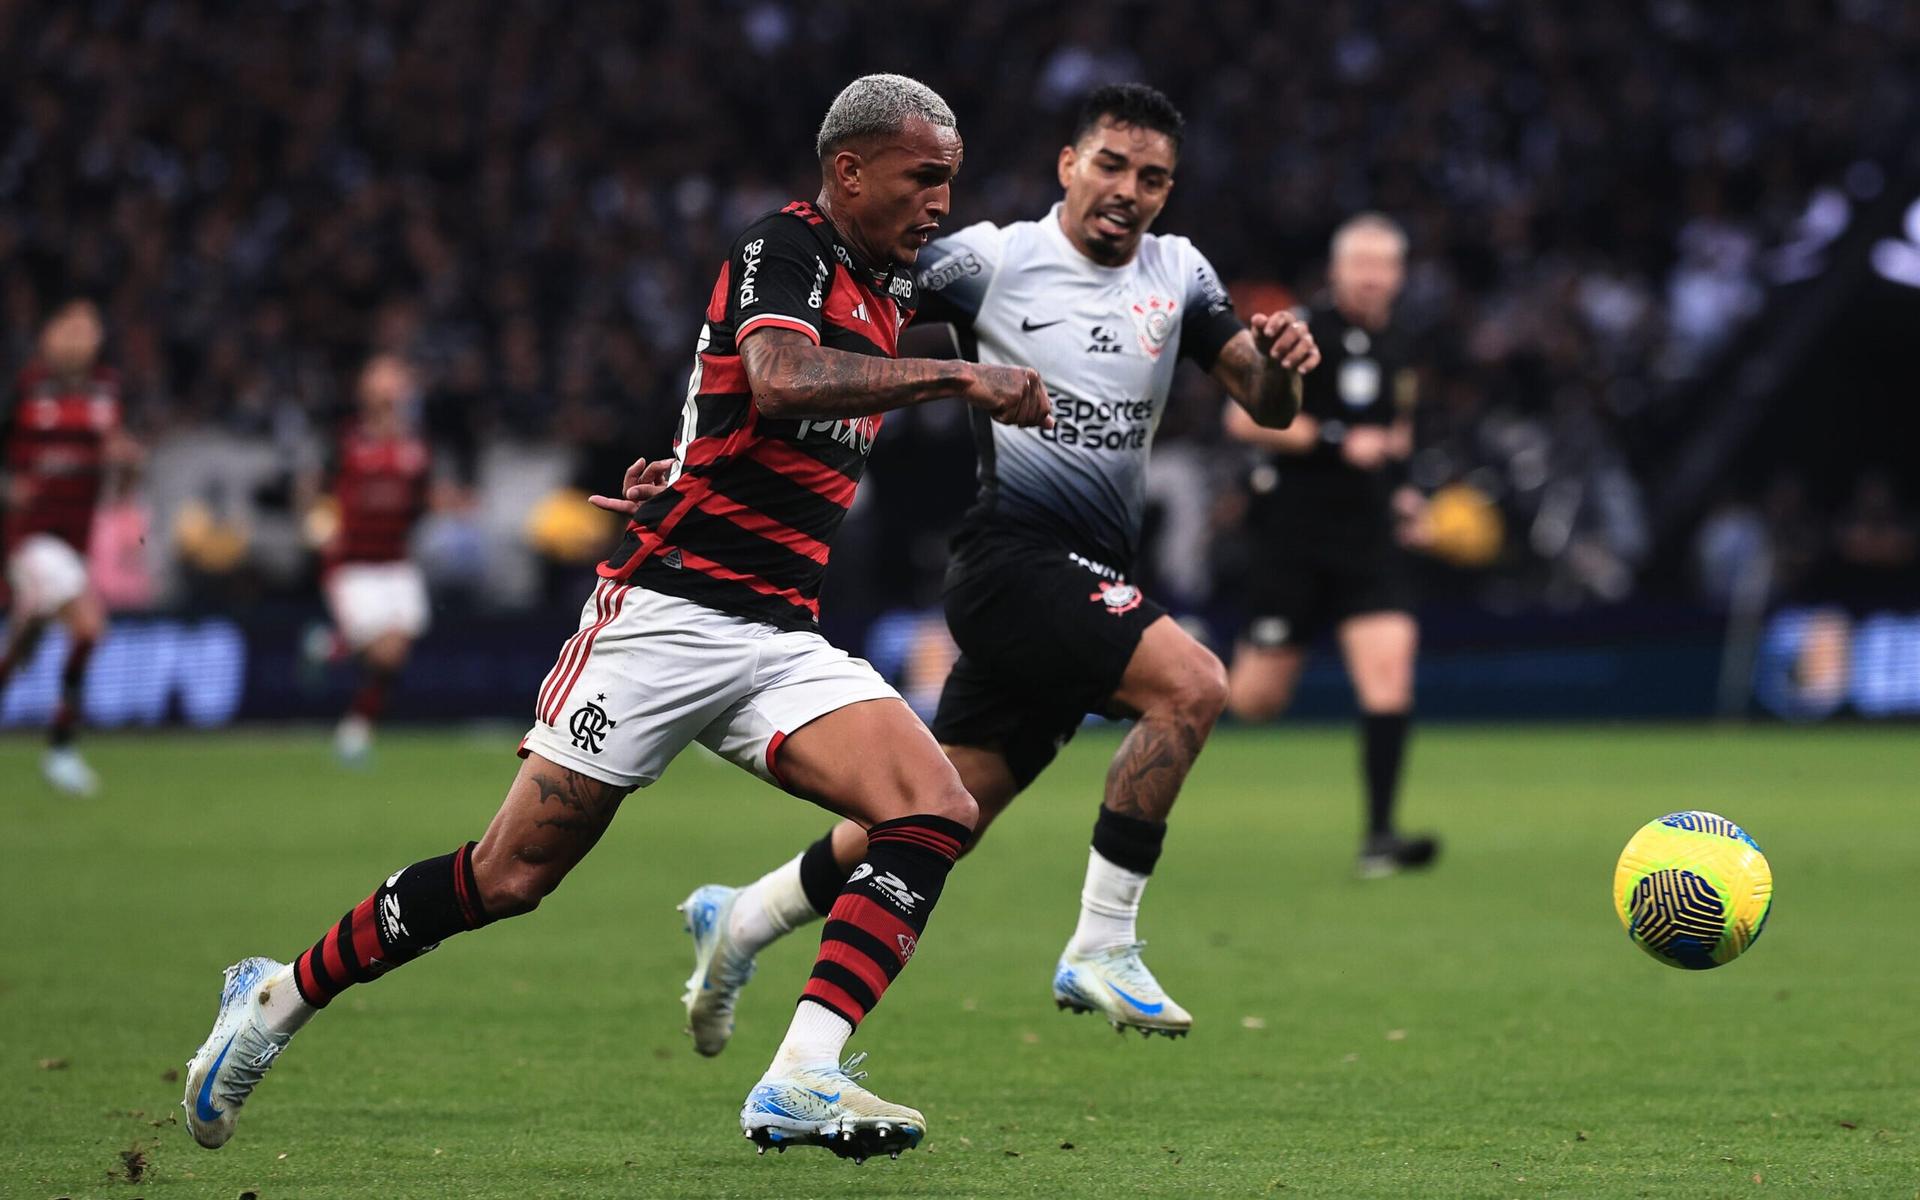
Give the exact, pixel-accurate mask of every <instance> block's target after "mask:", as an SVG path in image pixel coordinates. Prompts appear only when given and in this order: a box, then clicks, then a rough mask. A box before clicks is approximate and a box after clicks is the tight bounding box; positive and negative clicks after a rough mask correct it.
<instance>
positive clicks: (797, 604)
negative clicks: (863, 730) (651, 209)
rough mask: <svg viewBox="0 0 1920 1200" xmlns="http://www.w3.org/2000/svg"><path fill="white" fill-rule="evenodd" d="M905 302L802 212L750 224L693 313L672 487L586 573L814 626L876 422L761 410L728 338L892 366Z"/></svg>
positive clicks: (881, 275)
mask: <svg viewBox="0 0 1920 1200" xmlns="http://www.w3.org/2000/svg"><path fill="white" fill-rule="evenodd" d="M913 306H914V284H913V277H912V275H911V274H910V273H909V272H907V271H905V270H903V269H899V270H897V269H894V268H892V267H883V268H874V267H871V266H869V265H868V264H866V263H863V262H861V261H860V259H859V258H858V257H857V256H856V255H855V253H854V251H853V250H852V248H851V247H849V246H847V245H846V244H845V243H844V242H843V241H841V239H840V238H839V236H838V235H837V234H836V233H835V232H834V228H833V225H832V223H831V222H829V221H828V220H826V218H825V217H823V216H822V215H821V214H820V213H819V212H818V211H816V210H815V209H814V207H813V206H812V205H811V204H808V203H806V202H804V201H795V202H794V203H792V204H789V205H787V206H786V207H785V208H783V209H781V210H780V211H779V212H777V213H770V214H768V215H767V216H765V217H763V218H761V219H760V220H759V221H757V222H755V223H754V224H753V225H751V226H749V227H748V228H747V231H746V232H745V233H743V234H741V235H740V238H739V240H738V241H736V242H735V243H734V245H733V251H732V253H731V254H730V255H729V256H728V258H727V261H726V263H725V265H723V266H722V267H721V268H720V277H719V279H718V281H716V282H715V284H714V286H713V296H712V299H711V300H710V301H709V302H708V304H707V312H706V324H705V326H704V327H703V328H702V329H701V331H700V344H699V347H698V351H697V354H696V356H695V360H694V367H693V377H692V379H691V380H690V381H689V383H688V385H687V403H686V408H685V410H684V412H683V413H682V416H681V421H680V430H679V433H678V435H677V436H676V437H675V439H674V457H675V459H676V460H677V461H676V463H675V466H674V468H673V472H672V474H671V476H670V480H671V482H670V483H669V484H668V486H667V488H666V490H665V491H663V492H661V493H660V494H659V495H658V496H655V497H654V498H653V499H651V500H649V501H647V503H645V504H644V505H642V506H641V507H640V510H639V511H638V512H637V513H635V514H634V517H633V520H632V521H630V522H629V523H628V525H627V531H626V536H625V538H623V539H622V541H621V544H620V547H619V549H618V550H617V551H615V553H614V555H613V557H612V558H609V559H608V560H607V561H606V562H605V563H602V564H601V566H600V574H601V575H603V576H606V577H608V578H611V579H630V580H631V581H633V582H634V583H637V584H639V585H641V586H643V587H646V588H650V589H652V590H654V591H657V592H665V593H667V594H668V595H673V596H679V597H681V598H683V599H687V600H691V601H693V602H695V603H697V604H703V605H706V606H707V607H709V608H714V609H718V610H720V611H722V612H728V613H733V614H735V615H736V616H743V617H747V618H750V619H752V620H756V621H764V622H766V623H767V624H769V625H774V626H778V627H779V628H782V629H813V628H815V627H816V625H817V623H818V622H819V619H820V583H821V580H822V578H823V577H824V576H825V574H826V570H827V556H828V554H829V553H830V551H831V548H832V546H833V538H834V534H835V533H836V532H837V531H838V530H839V528H840V522H841V520H842V519H843V518H845V517H846V515H847V509H848V507H849V506H850V505H851V504H852V503H853V494H854V489H855V488H856V487H857V486H858V485H859V482H860V476H861V473H862V472H863V471H864V470H865V468H866V462H867V455H868V454H869V453H870V452H871V451H872V450H873V442H874V438H875V437H876V436H877V435H878V434H879V432H880V420H881V418H880V417H879V416H871V417H860V418H856V419H851V420H807V419H785V418H782V419H774V418H770V417H766V416H763V415H761V414H760V413H759V411H758V410H757V409H756V408H755V407H754V403H753V396H752V394H751V391H750V389H749V387H748V384H747V373H746V368H745V366H744V365H743V364H742V363H741V360H740V351H739V345H740V340H741V339H742V338H743V337H745V336H747V335H748V334H750V333H751V332H753V331H754V330H757V329H765V328H774V329H791V330H793V331H795V332H797V333H802V334H805V335H806V336H807V337H809V338H811V339H813V341H815V342H816V343H818V344H820V345H822V346H827V347H830V348H832V349H834V350H845V351H849V352H851V353H854V354H871V355H876V356H884V357H887V358H892V357H894V356H895V354H896V352H897V347H898V340H899V336H900V330H901V328H902V327H903V326H905V325H906V323H907V321H908V319H909V318H911V317H912V315H913Z"/></svg>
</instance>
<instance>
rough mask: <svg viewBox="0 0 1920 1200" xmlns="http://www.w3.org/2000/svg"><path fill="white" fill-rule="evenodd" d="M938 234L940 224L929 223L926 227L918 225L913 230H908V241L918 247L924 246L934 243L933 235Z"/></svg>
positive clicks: (935, 222)
mask: <svg viewBox="0 0 1920 1200" xmlns="http://www.w3.org/2000/svg"><path fill="white" fill-rule="evenodd" d="M938 232H940V224H939V222H937V221H929V222H928V223H927V224H925V225H916V226H914V227H913V228H912V229H909V230H907V240H908V241H910V242H912V243H913V244H914V245H916V246H924V245H926V244H927V243H928V242H930V241H932V240H933V235H934V234H936V233H938Z"/></svg>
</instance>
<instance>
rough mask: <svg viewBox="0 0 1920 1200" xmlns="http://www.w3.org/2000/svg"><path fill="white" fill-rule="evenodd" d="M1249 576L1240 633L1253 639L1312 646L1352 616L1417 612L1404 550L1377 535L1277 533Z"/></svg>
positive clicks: (1276, 644) (1257, 642)
mask: <svg viewBox="0 0 1920 1200" xmlns="http://www.w3.org/2000/svg"><path fill="white" fill-rule="evenodd" d="M1263 550H1264V553H1263V554H1262V555H1261V557H1260V559H1259V560H1258V562H1257V563H1256V565H1255V566H1254V568H1253V571H1252V573H1251V578H1250V579H1249V580H1248V587H1247V604H1246V608H1247V622H1246V625H1245V626H1244V627H1243V628H1242V630H1241V634H1240V640H1241V641H1243V642H1246V643H1248V644H1249V645H1253V646H1262V647H1279V646H1302V647H1304V646H1308V645H1310V644H1312V642H1313V640H1314V639H1315V638H1317V637H1319V636H1320V635H1321V634H1323V633H1325V632H1326V631H1328V630H1329V629H1332V628H1334V627H1336V626H1338V625H1339V624H1340V623H1341V622H1342V621H1345V620H1346V619H1347V618H1349V617H1357V616H1361V615H1363V614H1365V613H1377V612H1412V611H1413V588H1412V585H1411V583H1410V582H1409V581H1408V579H1407V565H1406V554H1405V551H1403V550H1401V549H1400V547H1398V546H1397V545H1394V544H1393V543H1392V542H1391V541H1388V540H1382V539H1380V538H1377V537H1355V538H1351V539H1339V538H1330V537H1326V536H1324V535H1322V536H1320V537H1316V538H1301V537H1285V536H1276V537H1272V538H1267V539H1265V540H1264V546H1263Z"/></svg>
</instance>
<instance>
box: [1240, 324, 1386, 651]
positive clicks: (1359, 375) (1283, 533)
mask: <svg viewBox="0 0 1920 1200" xmlns="http://www.w3.org/2000/svg"><path fill="white" fill-rule="evenodd" d="M1307 324H1308V328H1309V329H1310V330H1311V331H1312V333H1313V339H1314V341H1315V342H1316V343H1318V344H1319V346H1320V354H1321V362H1320V366H1319V368H1318V369H1317V370H1315V371H1313V372H1312V373H1311V374H1309V375H1307V376H1306V378H1305V387H1306V390H1305V394H1304V397H1303V403H1302V406H1301V411H1302V412H1304V413H1305V414H1306V415H1307V416H1310V417H1312V418H1313V419H1314V420H1315V421H1316V422H1318V424H1319V426H1320V440H1319V442H1318V443H1317V444H1316V445H1315V446H1314V447H1313V449H1312V450H1311V451H1309V452H1308V453H1306V454H1280V453H1271V452H1270V453H1267V454H1264V455H1263V456H1262V458H1261V461H1260V463H1259V464H1258V465H1257V466H1256V467H1255V468H1254V470H1253V473H1252V476H1251V478H1250V479H1249V481H1248V483H1249V490H1250V491H1251V493H1252V496H1251V502H1250V507H1249V512H1248V527H1249V529H1250V531H1251V533H1252V535H1253V538H1254V541H1255V545H1254V548H1253V556H1252V563H1251V565H1250V571H1249V581H1248V583H1249V586H1248V618H1249V619H1248V621H1247V625H1246V628H1245V630H1244V632H1243V634H1242V638H1243V640H1245V641H1246V642H1248V643H1249V644H1251V645H1254V646H1260V647H1267V648H1272V647H1279V646H1300V647H1306V646H1308V645H1310V644H1311V643H1312V642H1313V640H1314V639H1315V638H1317V637H1318V636H1320V634H1322V633H1323V632H1325V631H1326V630H1328V629H1331V628H1334V627H1336V626H1338V625H1339V624H1340V623H1341V622H1342V621H1345V620H1346V619H1347V618H1349V617H1354V616H1359V615H1361V614H1363V613H1374V612H1407V611H1411V609H1412V607H1413V598H1412V594H1411V588H1410V586H1409V584H1408V580H1407V564H1406V561H1405V555H1404V552H1403V551H1402V550H1401V548H1400V544H1399V542H1398V540H1397V539H1396V538H1395V537H1394V530H1393V512H1392V496H1393V491H1394V488H1395V487H1397V486H1398V484H1399V482H1400V479H1401V472H1400V464H1399V463H1397V462H1391V461H1389V462H1387V463H1385V464H1383V465H1382V466H1381V467H1379V468H1378V469H1376V470H1371V471H1369V470H1362V469H1361V468H1359V467H1356V466H1354V465H1353V464H1352V463H1349V462H1348V461H1347V460H1346V459H1345V458H1343V457H1342V456H1341V452H1340V443H1341V442H1343V441H1345V440H1346V436H1347V433H1348V432H1349V431H1350V430H1353V429H1356V428H1359V427H1362V426H1367V425H1373V426H1381V427H1384V426H1390V425H1392V424H1393V422H1394V421H1395V420H1397V419H1399V418H1400V417H1402V416H1409V415H1411V413H1412V409H1413V404H1414V398H1415V387H1416V385H1415V377H1414V373H1413V369H1412V367H1411V366H1409V365H1408V358H1407V353H1406V348H1405V344H1404V341H1403V339H1401V338H1400V337H1399V336H1397V334H1396V332H1395V330H1394V329H1393V327H1392V326H1389V327H1388V328H1387V329H1385V330H1383V331H1381V332H1379V333H1371V332H1369V331H1367V330H1365V329H1362V328H1361V327H1360V326H1358V325H1355V324H1354V323H1352V322H1351V321H1349V320H1347V319H1346V318H1345V317H1344V316H1342V315H1341V314H1340V311H1339V310H1338V309H1336V308H1334V307H1333V305H1332V304H1330V303H1324V302H1323V303H1321V304H1316V305H1315V306H1314V307H1313V308H1312V309H1311V310H1310V311H1309V313H1308V318H1307Z"/></svg>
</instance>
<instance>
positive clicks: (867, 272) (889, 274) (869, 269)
mask: <svg viewBox="0 0 1920 1200" xmlns="http://www.w3.org/2000/svg"><path fill="white" fill-rule="evenodd" d="M820 215H821V216H822V217H825V218H826V219H825V220H824V221H823V222H822V224H824V225H825V226H826V227H827V236H828V237H830V238H832V239H833V242H834V244H835V245H836V246H840V247H842V248H843V249H845V250H846V252H847V257H848V258H849V259H851V260H853V269H854V270H855V271H857V272H858V273H859V274H861V275H864V276H865V277H866V279H867V282H868V283H869V284H871V285H873V290H874V293H875V294H876V295H881V296H886V295H890V294H891V289H892V287H893V277H894V276H895V275H896V274H898V273H900V272H903V271H904V272H905V273H906V275H907V277H908V278H912V276H913V272H912V270H911V269H910V268H906V267H903V266H901V265H900V264H899V263H897V262H895V261H894V260H892V259H888V260H887V265H886V266H884V267H876V266H874V265H873V264H872V263H871V262H868V261H867V256H866V255H864V254H862V253H860V249H859V247H857V246H855V245H854V244H853V243H852V242H849V241H848V240H847V239H846V238H843V237H841V236H840V227H839V226H837V225H835V224H834V223H833V218H832V217H828V216H827V214H826V213H824V212H822V213H821V214H820Z"/></svg>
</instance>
